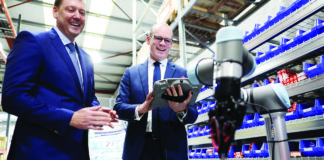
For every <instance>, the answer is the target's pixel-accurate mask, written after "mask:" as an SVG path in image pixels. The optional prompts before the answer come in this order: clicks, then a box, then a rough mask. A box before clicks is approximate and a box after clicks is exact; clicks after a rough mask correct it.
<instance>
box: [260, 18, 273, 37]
mask: <svg viewBox="0 0 324 160" xmlns="http://www.w3.org/2000/svg"><path fill="white" fill-rule="evenodd" d="M271 18H272V17H271V16H268V17H267V20H266V21H265V22H264V24H263V25H262V26H260V28H259V31H260V33H262V32H264V31H265V30H267V29H268V28H269V27H270V21H271Z"/></svg>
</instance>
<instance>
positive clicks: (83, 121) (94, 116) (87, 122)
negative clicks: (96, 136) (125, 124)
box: [70, 106, 115, 130]
mask: <svg viewBox="0 0 324 160" xmlns="http://www.w3.org/2000/svg"><path fill="white" fill-rule="evenodd" d="M100 109H101V107H100V106H94V107H85V108H82V109H80V110H78V111H76V112H74V114H73V116H72V119H71V122H70V125H71V126H73V127H75V128H79V129H94V130H103V126H111V123H110V122H114V118H115V117H111V114H109V113H107V112H103V111H99V110H100Z"/></svg>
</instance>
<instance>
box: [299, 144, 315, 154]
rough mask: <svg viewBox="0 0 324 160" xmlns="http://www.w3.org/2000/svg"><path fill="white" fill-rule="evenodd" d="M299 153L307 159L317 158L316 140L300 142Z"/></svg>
mask: <svg viewBox="0 0 324 160" xmlns="http://www.w3.org/2000/svg"><path fill="white" fill-rule="evenodd" d="M299 151H300V152H301V153H302V155H303V156H305V157H307V156H308V157H313V156H317V153H316V140H300V141H299Z"/></svg>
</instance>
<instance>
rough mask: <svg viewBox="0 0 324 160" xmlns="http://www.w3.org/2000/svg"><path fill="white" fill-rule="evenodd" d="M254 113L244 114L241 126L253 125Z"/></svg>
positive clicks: (249, 126) (248, 126)
mask: <svg viewBox="0 0 324 160" xmlns="http://www.w3.org/2000/svg"><path fill="white" fill-rule="evenodd" d="M253 119H254V115H253V114H247V115H245V116H244V119H243V123H242V126H243V127H242V128H251V127H254V126H255V122H254V120H253Z"/></svg>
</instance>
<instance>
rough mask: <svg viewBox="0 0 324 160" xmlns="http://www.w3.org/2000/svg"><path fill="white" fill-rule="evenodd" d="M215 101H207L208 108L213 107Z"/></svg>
mask: <svg viewBox="0 0 324 160" xmlns="http://www.w3.org/2000/svg"><path fill="white" fill-rule="evenodd" d="M215 105H216V101H209V102H208V110H212V109H215Z"/></svg>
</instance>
